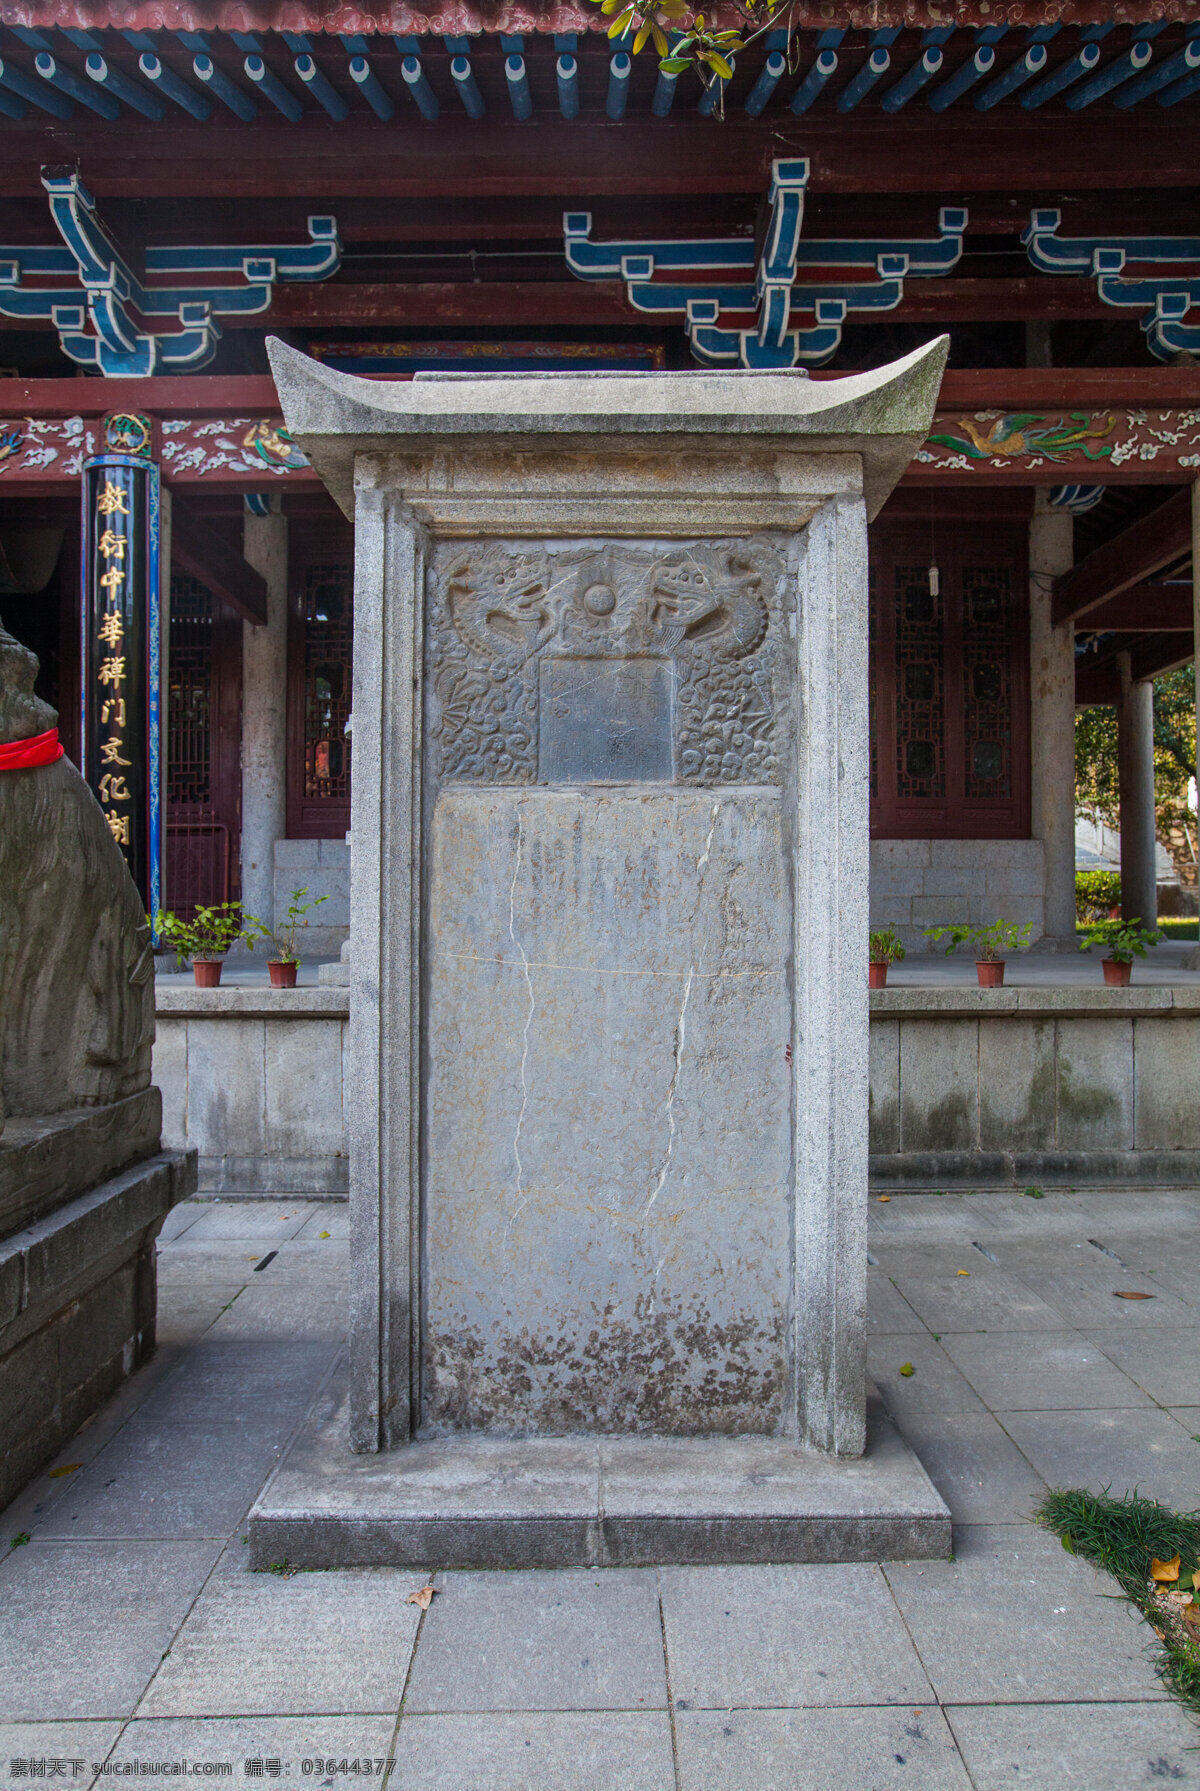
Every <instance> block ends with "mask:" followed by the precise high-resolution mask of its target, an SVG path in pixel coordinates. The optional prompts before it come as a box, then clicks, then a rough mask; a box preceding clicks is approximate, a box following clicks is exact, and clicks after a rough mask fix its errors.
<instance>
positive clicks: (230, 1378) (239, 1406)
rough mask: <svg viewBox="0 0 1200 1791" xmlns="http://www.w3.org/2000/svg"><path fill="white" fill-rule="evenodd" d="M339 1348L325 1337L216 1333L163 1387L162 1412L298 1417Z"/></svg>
mask: <svg viewBox="0 0 1200 1791" xmlns="http://www.w3.org/2000/svg"><path fill="white" fill-rule="evenodd" d="M336 1354H337V1345H336V1344H335V1343H331V1342H329V1341H327V1340H324V1339H321V1338H316V1339H311V1338H291V1337H289V1338H278V1337H269V1336H268V1337H252V1338H245V1337H230V1336H229V1335H228V1334H227V1333H225V1332H220V1333H214V1334H213V1335H212V1336H209V1337H205V1338H204V1339H203V1341H201V1342H200V1343H198V1344H197V1345H196V1347H195V1348H194V1349H192V1350H190V1351H189V1352H188V1355H187V1357H186V1358H185V1360H184V1361H183V1362H181V1363H180V1364H179V1366H178V1367H177V1368H176V1369H175V1370H174V1372H173V1373H172V1374H171V1375H169V1376H168V1377H167V1379H166V1380H164V1381H163V1382H162V1383H161V1385H160V1386H159V1387H158V1388H157V1390H156V1393H155V1397H154V1405H155V1411H156V1415H157V1416H160V1417H161V1419H162V1421H163V1422H164V1423H187V1424H194V1423H196V1422H197V1421H198V1420H200V1419H201V1418H206V1419H211V1420H212V1421H213V1422H221V1421H224V1420H228V1419H232V1418H234V1417H235V1416H243V1415H245V1416H249V1417H251V1418H257V1419H259V1420H261V1421H263V1422H270V1421H271V1420H274V1419H277V1418H278V1417H279V1416H280V1415H281V1414H287V1415H289V1416H290V1417H291V1418H292V1420H293V1422H298V1421H299V1419H300V1418H301V1417H302V1416H303V1414H304V1411H305V1409H306V1408H307V1407H308V1405H309V1404H310V1402H311V1400H312V1398H313V1396H314V1394H315V1393H316V1391H317V1389H318V1388H319V1386H320V1384H321V1382H322V1380H323V1379H324V1377H325V1375H326V1374H327V1373H328V1372H329V1369H330V1367H331V1366H332V1364H333V1360H334V1357H335V1355H336Z"/></svg>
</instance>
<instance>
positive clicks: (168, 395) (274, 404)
mask: <svg viewBox="0 0 1200 1791" xmlns="http://www.w3.org/2000/svg"><path fill="white" fill-rule="evenodd" d="M110 410H111V411H119V410H132V411H137V412H139V413H141V412H149V413H150V414H151V415H152V416H158V415H163V414H165V415H170V416H196V417H200V416H207V415H208V414H209V413H211V414H212V415H214V416H216V415H219V414H220V413H221V412H232V413H234V414H235V415H239V416H241V415H249V416H252V417H258V416H263V417H277V416H278V415H279V396H278V394H277V392H276V390H275V381H274V380H273V379H272V378H271V376H270V374H269V373H262V374H258V373H251V374H244V373H242V374H215V375H214V374H206V373H177V374H173V375H171V376H170V377H166V378H155V379H92V378H90V377H88V376H86V375H84V376H81V377H80V378H78V379H0V417H75V416H80V417H99V416H103V415H104V413H105V412H106V411H110Z"/></svg>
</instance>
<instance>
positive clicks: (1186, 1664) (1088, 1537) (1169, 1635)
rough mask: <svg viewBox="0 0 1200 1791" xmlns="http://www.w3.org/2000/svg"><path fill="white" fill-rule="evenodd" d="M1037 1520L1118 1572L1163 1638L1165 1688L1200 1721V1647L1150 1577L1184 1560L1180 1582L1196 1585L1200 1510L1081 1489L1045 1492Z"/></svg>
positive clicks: (1159, 1665) (1074, 1549) (1073, 1548)
mask: <svg viewBox="0 0 1200 1791" xmlns="http://www.w3.org/2000/svg"><path fill="white" fill-rule="evenodd" d="M1035 1517H1036V1519H1037V1522H1038V1523H1039V1524H1041V1525H1043V1526H1044V1528H1046V1529H1048V1530H1053V1532H1054V1534H1055V1535H1056V1536H1058V1537H1061V1539H1062V1545H1063V1547H1064V1548H1065V1549H1066V1550H1067V1551H1068V1552H1069V1553H1070V1554H1073V1555H1082V1556H1083V1558H1084V1560H1085V1561H1091V1562H1092V1563H1093V1565H1095V1566H1096V1567H1103V1568H1104V1570H1105V1572H1106V1573H1110V1574H1111V1575H1112V1577H1113V1579H1115V1580H1116V1582H1117V1584H1118V1585H1119V1586H1120V1588H1121V1591H1122V1592H1123V1593H1124V1595H1125V1597H1126V1598H1127V1599H1129V1601H1130V1603H1131V1604H1135V1605H1136V1606H1137V1608H1138V1610H1139V1611H1140V1612H1141V1614H1142V1616H1143V1617H1144V1618H1145V1619H1146V1621H1147V1623H1149V1624H1150V1626H1151V1628H1152V1629H1153V1630H1154V1632H1155V1634H1156V1636H1157V1637H1158V1639H1159V1642H1160V1644H1161V1646H1160V1649H1159V1654H1158V1659H1157V1662H1156V1666H1155V1670H1156V1671H1157V1673H1158V1675H1159V1677H1160V1678H1161V1680H1162V1682H1163V1684H1164V1685H1165V1686H1166V1687H1167V1689H1168V1690H1169V1691H1171V1692H1173V1693H1174V1695H1175V1696H1176V1697H1177V1698H1178V1699H1179V1701H1180V1703H1181V1704H1184V1705H1186V1706H1187V1708H1188V1709H1189V1710H1190V1711H1191V1712H1192V1714H1193V1715H1194V1716H1197V1717H1200V1642H1196V1641H1194V1640H1192V1639H1191V1638H1190V1636H1189V1634H1188V1630H1187V1626H1186V1625H1185V1624H1184V1622H1183V1620H1182V1617H1180V1616H1176V1615H1173V1613H1172V1612H1171V1610H1170V1607H1168V1606H1166V1605H1164V1602H1163V1592H1164V1588H1162V1587H1161V1586H1160V1587H1156V1586H1155V1584H1154V1582H1153V1581H1152V1580H1151V1578H1150V1563H1151V1561H1152V1560H1158V1561H1173V1560H1174V1558H1175V1556H1176V1555H1178V1556H1179V1578H1178V1580H1177V1581H1176V1582H1175V1584H1176V1585H1178V1586H1179V1587H1180V1589H1187V1588H1190V1587H1191V1584H1192V1575H1193V1573H1195V1572H1196V1570H1197V1568H1200V1511H1184V1512H1179V1511H1172V1510H1171V1509H1170V1507H1169V1506H1167V1505H1160V1504H1159V1503H1158V1501H1157V1499H1146V1498H1142V1497H1141V1495H1140V1494H1138V1493H1136V1492H1134V1493H1127V1494H1126V1495H1125V1497H1124V1498H1123V1499H1114V1498H1113V1497H1112V1495H1111V1494H1110V1493H1109V1492H1107V1491H1105V1492H1102V1493H1091V1492H1084V1491H1081V1490H1079V1489H1077V1488H1076V1489H1071V1490H1068V1491H1056V1492H1049V1493H1047V1495H1046V1497H1045V1498H1044V1499H1043V1500H1042V1502H1041V1504H1040V1505H1039V1506H1038V1508H1037V1511H1036V1513H1035Z"/></svg>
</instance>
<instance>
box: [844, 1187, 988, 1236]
mask: <svg viewBox="0 0 1200 1791" xmlns="http://www.w3.org/2000/svg"><path fill="white" fill-rule="evenodd" d="M979 1199H980V1197H979V1195H977V1194H893V1195H891V1196H890V1197H889V1198H888V1199H887V1200H883V1201H881V1200H880V1199H879V1197H878V1195H873V1196H872V1198H871V1200H870V1203H869V1205H868V1208H867V1211H868V1214H869V1216H870V1219H871V1223H872V1224H873V1225H879V1226H881V1227H883V1228H884V1229H885V1230H888V1231H894V1232H914V1231H917V1232H923V1233H933V1232H944V1233H950V1234H953V1233H958V1232H961V1231H970V1230H971V1228H972V1227H973V1226H975V1225H978V1224H979V1223H981V1209H980V1206H979ZM984 1222H985V1221H984Z"/></svg>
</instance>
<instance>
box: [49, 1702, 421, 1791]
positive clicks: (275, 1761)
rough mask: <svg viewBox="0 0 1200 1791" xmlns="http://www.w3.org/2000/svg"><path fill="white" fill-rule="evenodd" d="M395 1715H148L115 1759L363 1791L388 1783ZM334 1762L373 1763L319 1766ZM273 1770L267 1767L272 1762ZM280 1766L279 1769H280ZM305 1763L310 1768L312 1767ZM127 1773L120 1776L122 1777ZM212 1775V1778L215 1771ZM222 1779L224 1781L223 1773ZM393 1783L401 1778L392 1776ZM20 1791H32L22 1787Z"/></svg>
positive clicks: (280, 1789) (293, 1790) (306, 1788)
mask: <svg viewBox="0 0 1200 1791" xmlns="http://www.w3.org/2000/svg"><path fill="white" fill-rule="evenodd" d="M395 1739H396V1717H395V1715H394V1714H393V1713H392V1712H387V1713H385V1714H383V1715H381V1716H254V1717H211V1716H205V1717H194V1716H187V1717H150V1718H144V1717H139V1718H136V1719H135V1720H134V1721H133V1722H131V1723H128V1724H127V1725H126V1727H125V1729H124V1731H123V1732H122V1734H121V1739H120V1741H119V1742H118V1743H117V1745H116V1746H115V1747H114V1748H113V1750H112V1755H111V1764H112V1766H113V1767H114V1768H120V1767H122V1766H125V1765H127V1764H129V1763H131V1762H133V1761H143V1762H150V1761H154V1762H159V1761H172V1762H173V1761H187V1762H188V1763H189V1765H190V1766H195V1765H209V1766H215V1765H217V1764H224V1763H228V1764H229V1765H230V1766H232V1768H233V1771H232V1774H231V1775H230V1777H231V1779H232V1782H233V1783H234V1784H237V1785H240V1786H245V1784H246V1782H247V1777H248V1776H251V1775H248V1774H247V1772H246V1766H247V1762H256V1761H261V1762H262V1763H263V1772H262V1773H261V1775H259V1774H257V1773H255V1774H253V1777H252V1782H257V1780H258V1779H259V1778H260V1777H261V1782H262V1783H263V1784H264V1785H271V1786H272V1787H274V1788H275V1791H314V1788H315V1787H316V1786H319V1785H321V1783H322V1782H323V1781H324V1782H325V1783H327V1784H328V1783H332V1784H334V1785H343V1786H353V1787H356V1788H357V1791H363V1787H365V1786H371V1787H373V1788H375V1791H378V1787H380V1786H382V1785H383V1784H384V1782H385V1775H386V1767H384V1768H383V1770H382V1771H379V1772H376V1771H375V1766H376V1762H380V1763H383V1762H385V1761H387V1760H389V1759H391V1758H393V1757H394V1755H395ZM330 1760H333V1761H336V1762H337V1763H338V1765H340V1763H341V1762H342V1761H343V1760H345V1761H347V1762H348V1763H349V1762H353V1761H355V1760H357V1761H359V1763H360V1766H361V1767H364V1768H365V1767H366V1765H367V1762H370V1768H371V1770H370V1772H369V1773H368V1772H366V1771H360V1772H359V1773H350V1772H348V1773H346V1774H344V1775H343V1774H341V1773H337V1772H335V1773H334V1774H332V1775H330V1774H326V1773H324V1772H322V1771H321V1770H320V1769H319V1767H320V1764H321V1763H325V1762H328V1761H330ZM268 1761H270V1762H271V1763H272V1769H271V1770H270V1771H268V1770H267V1769H266V1763H267V1762H268ZM275 1765H278V1771H275V1770H274V1767H275ZM306 1767H307V1770H306ZM120 1776H121V1775H120V1774H119V1773H118V1777H120ZM196 1776H207V1777H209V1779H210V1782H211V1775H203V1774H201V1775H196ZM217 1782H218V1783H223V1782H225V1781H224V1778H223V1777H222V1779H219V1780H218V1781H217ZM394 1782H395V1781H394ZM21 1791H29V1786H28V1785H27V1784H26V1785H23V1786H22V1787H21Z"/></svg>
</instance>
